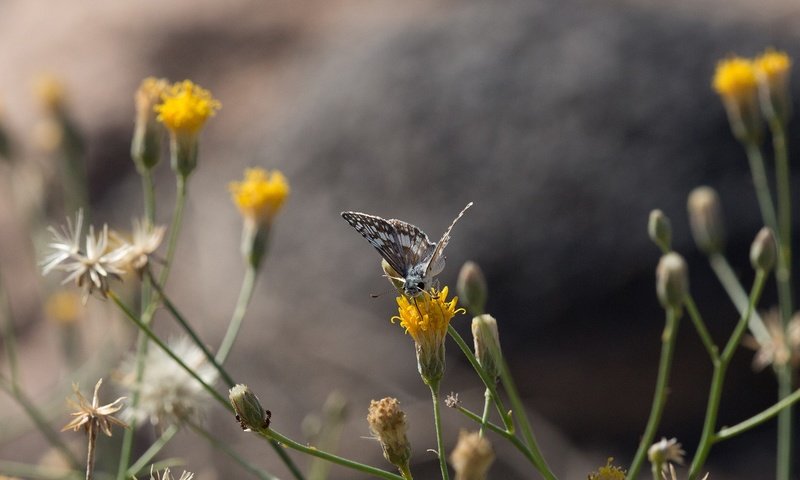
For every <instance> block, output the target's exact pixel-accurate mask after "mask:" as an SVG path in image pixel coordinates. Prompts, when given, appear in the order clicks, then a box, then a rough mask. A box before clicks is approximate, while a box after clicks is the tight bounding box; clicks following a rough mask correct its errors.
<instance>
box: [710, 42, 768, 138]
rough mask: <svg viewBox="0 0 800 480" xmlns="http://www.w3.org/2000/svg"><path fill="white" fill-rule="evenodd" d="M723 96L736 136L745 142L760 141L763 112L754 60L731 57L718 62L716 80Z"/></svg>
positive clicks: (718, 90)
mask: <svg viewBox="0 0 800 480" xmlns="http://www.w3.org/2000/svg"><path fill="white" fill-rule="evenodd" d="M712 86H713V87H714V90H715V91H716V92H717V93H718V94H719V96H720V97H721V98H722V103H723V104H724V105H725V110H726V112H727V114H728V121H729V122H730V124H731V130H732V131H733V134H734V136H735V137H736V138H737V139H738V140H739V141H741V142H744V143H755V142H758V140H759V139H760V136H761V116H760V112H759V108H758V79H757V77H756V68H755V66H754V64H753V62H752V61H750V60H748V59H746V58H742V57H731V58H728V59H725V60H722V61H720V62H719V63H717V70H716V72H714V80H713V82H712Z"/></svg>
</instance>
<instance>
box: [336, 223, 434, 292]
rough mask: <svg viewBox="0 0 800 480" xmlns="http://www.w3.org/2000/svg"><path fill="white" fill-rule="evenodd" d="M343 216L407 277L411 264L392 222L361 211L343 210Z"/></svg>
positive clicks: (389, 262)
mask: <svg viewBox="0 0 800 480" xmlns="http://www.w3.org/2000/svg"><path fill="white" fill-rule="evenodd" d="M342 218H344V219H345V220H346V221H347V223H349V224H350V225H351V226H352V227H353V228H355V229H356V231H357V232H358V233H360V234H361V236H362V237H364V238H366V239H367V241H368V242H369V243H370V244H371V245H372V246H373V247H375V250H377V251H378V253H380V254H381V257H383V259H384V260H386V262H387V263H388V264H389V265H390V266H391V267H392V268H393V269H394V271H396V272H397V273H399V274H400V275H401V276H402V277H403V278H405V276H406V274H407V273H408V269H409V267H410V264H409V263H408V262H407V261H406V254H405V252H404V250H403V248H402V247H401V238H400V235H398V232H397V230H396V229H395V226H394V225H393V224H392V223H390V222H389V221H387V220H384V219H383V218H381V217H378V216H375V215H368V214H366V213H359V212H342ZM423 235H424V234H423Z"/></svg>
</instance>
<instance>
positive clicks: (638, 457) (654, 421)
mask: <svg viewBox="0 0 800 480" xmlns="http://www.w3.org/2000/svg"><path fill="white" fill-rule="evenodd" d="M666 316H667V320H666V325H665V326H664V331H663V333H662V334H661V359H660V360H659V363H658V376H657V378H656V390H655V394H654V395H653V405H652V407H651V408H650V417H649V419H648V420H647V426H646V427H645V430H644V434H643V435H642V439H641V441H640V442H639V448H638V449H637V450H636V454H635V455H634V457H633V462H631V468H630V469H629V470H628V474H627V476H626V477H625V478H626V480H633V479H635V478H636V476H637V475H639V471H640V470H641V468H642V464H643V463H644V460H645V457H646V456H647V449H648V448H650V445H652V443H653V438H655V436H656V429H657V428H658V425H659V423H660V422H661V415H662V413H663V412H664V406H665V405H666V403H667V394H668V389H669V375H670V370H671V368H672V357H673V355H674V353H675V343H676V340H677V337H678V326H679V325H680V318H681V312H680V310H679V309H676V308H667V311H666Z"/></svg>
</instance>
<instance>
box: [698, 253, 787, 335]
mask: <svg viewBox="0 0 800 480" xmlns="http://www.w3.org/2000/svg"><path fill="white" fill-rule="evenodd" d="M708 261H709V264H710V265H711V269H712V270H714V274H715V275H716V276H717V279H718V280H719V283H720V284H722V288H724V289H725V292H726V293H727V294H728V297H730V299H731V301H732V302H733V305H734V306H735V307H736V310H737V311H738V312H739V315H744V314H745V312H747V305H748V303H749V301H748V299H747V292H745V291H744V288H742V284H741V283H739V279H738V278H737V277H736V273H734V271H733V268H731V265H730V263H728V259H727V258H725V256H724V255H722V254H721V253H714V254H711V255H710V256H709V257H708ZM747 326H748V328H750V333H752V334H753V336H754V337H755V338H756V340H757V341H758V343H759V344H762V345H763V344H764V343H766V342H770V341H772V340H771V337H770V334H769V331H767V327H765V326H764V321H763V320H762V319H761V316H760V315H759V314H758V312H756V311H753V312H752V313H751V314H750V320H748V322H747Z"/></svg>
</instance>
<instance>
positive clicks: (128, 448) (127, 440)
mask: <svg viewBox="0 0 800 480" xmlns="http://www.w3.org/2000/svg"><path fill="white" fill-rule="evenodd" d="M146 177H148V175H145V174H143V175H142V185H143V186H142V188H143V189H144V192H145V193H144V198H145V216H146V217H147V219H148V221H151V222H152V221H153V220H154V217H155V201H154V199H153V200H152V205H151V207H152V212H150V211H149V210H150V208H151V207H149V206H148V205H150V202H151V200H150V199H149V197H150V196H153V198H154V195H155V194H154V191H153V184H152V177H150V178H146ZM185 204H186V179H185V178H184V177H182V176H180V175H179V176H178V177H177V192H176V194H175V208H174V209H173V212H172V223H171V224H170V229H169V238H168V240H167V256H166V260H165V264H164V268H163V269H162V270H161V275H160V276H159V281H158V282H157V283H158V285H159V286H161V287H163V286H164V285H166V282H167V279H168V278H169V271H170V267H171V266H172V260H173V258H174V256H175V249H176V246H177V244H178V236H179V233H180V230H181V225H182V223H183V209H184V206H185ZM151 214H152V215H153V218H151V217H150V215H151ZM148 283H152V284H156V282H150V281H149V280H148V281H146V282H145V283H144V284H143V287H142V312H141V313H142V319H141V323H142V324H143V325H147V326H149V325H150V323H151V322H152V321H153V315H155V312H156V306H157V305H158V298H152V296H151V295H150V290H149V288H150V286H151V285H148ZM147 348H148V341H147V336H146V335H145V333H144V332H143V331H140V332H139V336H138V339H137V341H136V360H135V361H136V373H135V375H136V377H135V379H134V383H135V384H136V385H138V384H140V383H141V381H142V378H143V377H144V370H145V365H144V360H145V357H146V356H147ZM139 397H140V395H139V389H138V388H135V389H134V390H133V394H132V395H131V403H130V408H136V407H137V406H138V405H139ZM226 404H227V402H226ZM135 430H136V421H135V420H132V421H131V423H130V428H128V429H126V430H125V433H124V434H123V437H122V447H121V451H120V459H119V465H118V469H117V477H116V480H125V472H126V471H127V470H128V464H129V463H130V459H131V453H132V451H133V437H134V433H135Z"/></svg>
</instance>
